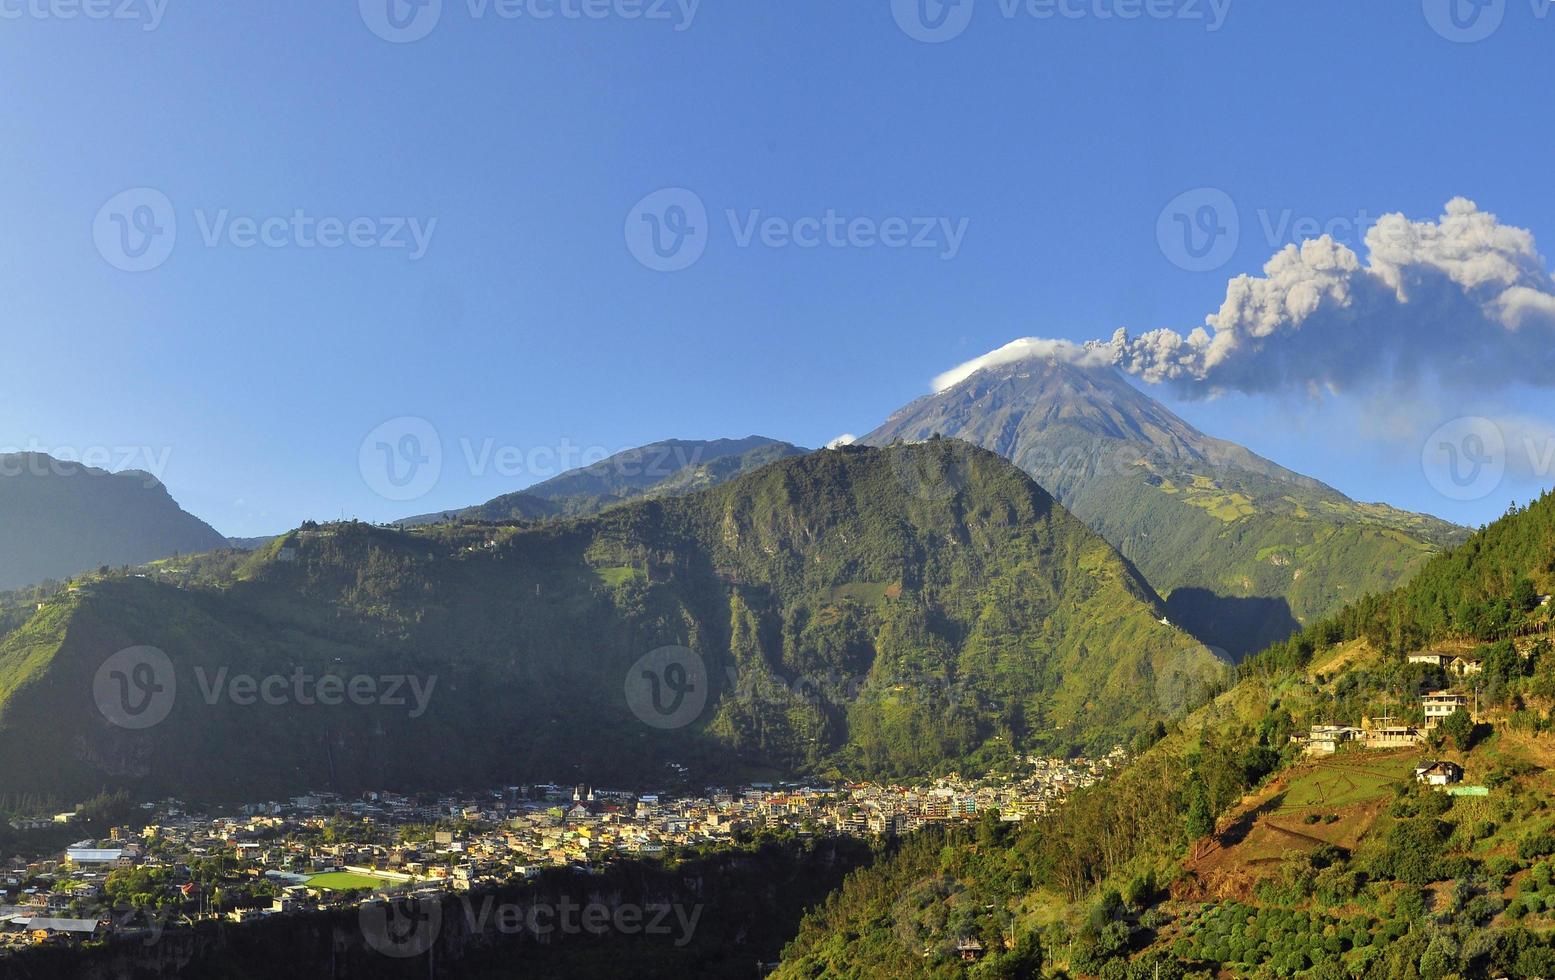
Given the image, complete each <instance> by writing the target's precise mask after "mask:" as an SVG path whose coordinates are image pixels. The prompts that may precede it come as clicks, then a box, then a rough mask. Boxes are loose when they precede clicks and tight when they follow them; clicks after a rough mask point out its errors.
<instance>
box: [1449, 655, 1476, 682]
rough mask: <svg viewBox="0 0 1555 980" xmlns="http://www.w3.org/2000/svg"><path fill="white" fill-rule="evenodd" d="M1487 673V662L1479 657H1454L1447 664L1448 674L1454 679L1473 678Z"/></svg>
mask: <svg viewBox="0 0 1555 980" xmlns="http://www.w3.org/2000/svg"><path fill="white" fill-rule="evenodd" d="M1484 671H1485V662H1484V661H1483V660H1481V659H1480V658H1478V657H1453V658H1452V660H1451V661H1449V662H1448V664H1447V673H1449V674H1452V675H1453V676H1454V677H1473V676H1475V675H1476V674H1482V673H1484Z"/></svg>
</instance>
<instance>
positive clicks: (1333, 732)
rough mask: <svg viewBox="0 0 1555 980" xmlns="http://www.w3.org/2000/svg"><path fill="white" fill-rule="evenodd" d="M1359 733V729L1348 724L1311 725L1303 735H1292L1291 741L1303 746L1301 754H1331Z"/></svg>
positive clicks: (1354, 738)
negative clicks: (1309, 729)
mask: <svg viewBox="0 0 1555 980" xmlns="http://www.w3.org/2000/svg"><path fill="white" fill-rule="evenodd" d="M1361 734H1362V732H1361V729H1359V728H1351V727H1350V726H1348V725H1313V726H1312V729H1311V731H1309V732H1308V733H1307V734H1306V735H1305V736H1303V735H1299V734H1298V735H1292V736H1291V741H1292V742H1295V743H1297V744H1299V745H1302V746H1303V748H1302V754H1303V755H1333V754H1334V753H1335V752H1338V751H1339V747H1340V746H1342V745H1345V744H1346V743H1349V742H1353V741H1355V740H1356V739H1357V738H1359V737H1361Z"/></svg>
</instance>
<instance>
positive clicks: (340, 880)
mask: <svg viewBox="0 0 1555 980" xmlns="http://www.w3.org/2000/svg"><path fill="white" fill-rule="evenodd" d="M388 884H392V882H390V881H389V879H387V878H374V877H372V876H371V875H359V874H355V873H353V872H350V871H326V872H325V873H324V874H321V875H314V876H313V877H311V878H309V879H308V887H310V888H324V889H328V890H329V891H332V892H349V891H356V890H358V889H363V888H366V889H374V888H382V887H383V886H384V885H388Z"/></svg>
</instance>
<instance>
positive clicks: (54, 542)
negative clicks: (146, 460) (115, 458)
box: [0, 453, 226, 590]
mask: <svg viewBox="0 0 1555 980" xmlns="http://www.w3.org/2000/svg"><path fill="white" fill-rule="evenodd" d="M225 546H226V539H225V538H224V537H222V536H221V535H220V534H218V533H217V532H216V530H215V529H214V528H212V527H211V526H210V525H208V524H206V523H205V522H204V521H202V520H200V519H199V518H197V517H194V516H193V515H191V514H188V513H186V512H185V511H184V510H183V509H182V508H180V507H179V506H178V504H177V502H175V501H174V500H173V498H172V497H171V496H170V495H169V494H168V492H167V488H166V487H164V486H163V485H162V484H161V483H160V482H159V481H158V480H157V479H156V478H155V477H153V476H152V475H151V474H149V473H143V472H140V471H136V470H127V471H123V472H119V473H109V472H107V471H105V470H100V469H95V468H93V467H89V466H83V465H82V464H80V463H74V462H68V461H64V460H59V459H55V458H53V457H52V456H47V455H44V454H41V453H15V454H9V455H0V590H5V589H15V588H21V587H23V586H27V585H36V584H38V583H40V582H42V581H44V580H45V579H63V578H67V577H69V576H71V575H75V574H78V573H80V572H85V571H88V570H90V569H95V568H98V567H100V566H102V565H111V566H119V565H138V564H141V563H143V562H148V561H154V560H156V559H158V558H166V557H168V556H170V555H174V554H179V553H185V554H187V553H190V552H200V551H210V550H213V549H216V548H222V547H225Z"/></svg>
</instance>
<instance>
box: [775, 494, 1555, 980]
mask: <svg viewBox="0 0 1555 980" xmlns="http://www.w3.org/2000/svg"><path fill="white" fill-rule="evenodd" d="M1552 571H1555V496H1552V495H1548V494H1547V495H1546V496H1544V497H1542V498H1541V499H1540V500H1538V501H1536V502H1535V503H1534V504H1532V505H1531V506H1529V507H1527V508H1525V509H1523V508H1519V509H1514V510H1513V511H1511V512H1509V513H1508V514H1507V516H1505V517H1504V518H1502V519H1501V520H1499V521H1497V522H1495V523H1494V524H1492V525H1490V526H1489V527H1487V528H1485V529H1483V530H1482V531H1480V532H1478V533H1476V534H1475V535H1474V536H1473V537H1471V538H1470V539H1469V540H1468V541H1467V542H1465V543H1464V544H1462V545H1461V546H1459V547H1457V548H1455V549H1453V550H1451V551H1449V552H1447V553H1444V554H1442V555H1439V556H1437V557H1435V558H1433V559H1431V560H1430V561H1429V562H1428V563H1426V565H1425V566H1424V567H1423V568H1422V569H1421V571H1420V572H1419V573H1418V574H1417V575H1416V576H1415V577H1414V578H1413V579H1412V580H1411V581H1410V582H1409V583H1408V584H1407V585H1405V586H1403V587H1401V588H1399V589H1397V590H1395V591H1393V592H1391V593H1388V594H1386V595H1382V596H1375V597H1368V598H1366V599H1363V600H1362V601H1360V602H1357V603H1354V604H1351V605H1350V606H1347V607H1346V608H1345V609H1343V610H1341V611H1340V612H1339V613H1338V614H1336V615H1334V616H1332V617H1329V618H1327V619H1324V620H1321V621H1319V622H1316V623H1314V624H1313V625H1312V626H1310V627H1308V628H1307V629H1306V630H1304V631H1303V632H1302V633H1301V634H1300V635H1298V636H1295V637H1292V638H1291V639H1289V640H1288V641H1285V642H1282V643H1279V644H1276V645H1275V646H1273V647H1271V648H1269V649H1268V650H1266V651H1264V652H1262V653H1261V654H1260V655H1258V656H1257V657H1254V658H1252V659H1251V660H1249V661H1247V662H1246V663H1244V664H1243V665H1242V666H1241V667H1240V668H1239V673H1240V675H1241V680H1240V681H1239V682H1238V683H1237V684H1236V685H1235V686H1234V687H1233V688H1231V689H1230V690H1229V691H1227V692H1225V693H1224V694H1221V695H1220V696H1218V697H1217V698H1215V699H1214V700H1213V701H1212V702H1209V703H1207V704H1206V705H1204V706H1203V707H1202V708H1200V709H1198V710H1196V711H1194V712H1192V713H1191V714H1189V715H1188V716H1187V717H1186V718H1184V719H1183V720H1182V721H1181V722H1180V723H1179V724H1175V725H1173V726H1172V728H1171V730H1170V732H1169V733H1167V734H1166V735H1165V737H1163V738H1161V739H1160V741H1158V742H1156V743H1155V744H1154V745H1152V746H1150V747H1149V748H1147V749H1144V750H1143V751H1142V752H1141V754H1140V755H1139V756H1138V757H1137V758H1136V759H1135V760H1134V761H1133V762H1131V763H1130V764H1129V765H1128V766H1127V767H1126V768H1125V769H1124V770H1123V771H1122V772H1121V773H1120V774H1119V775H1118V776H1116V777H1114V778H1111V779H1109V780H1108V781H1107V782H1105V783H1104V784H1102V785H1100V786H1097V787H1094V788H1092V789H1087V790H1083V791H1081V792H1079V793H1077V794H1075V795H1074V796H1073V797H1072V799H1071V801H1070V803H1069V804H1067V805H1066V806H1065V807H1063V808H1062V809H1060V810H1059V811H1058V812H1056V813H1055V814H1052V815H1050V816H1048V817H1046V818H1043V819H1040V820H1037V821H1034V822H1028V823H1026V824H1022V825H1021V826H1019V827H1018V828H1013V829H1012V828H1009V827H1007V826H1003V825H1001V824H1000V823H999V822H998V821H997V820H995V819H992V818H989V819H988V820H985V822H984V825H983V826H982V827H981V828H980V829H978V830H976V831H951V832H940V831H930V832H927V833H925V834H924V835H922V836H921V837H919V838H917V839H914V840H911V841H909V842H907V843H906V844H905V845H904V847H903V848H902V850H901V852H900V853H899V854H898V855H896V856H895V857H893V858H891V859H889V860H887V861H886V862H884V863H882V864H880V865H877V866H876V867H874V868H872V869H870V870H867V871H862V872H859V873H858V874H856V875H855V876H853V877H852V878H851V879H850V880H849V882H848V883H847V884H846V885H845V886H844V888H843V889H841V890H840V891H839V892H838V893H836V894H834V895H833V896H832V897H831V898H830V899H829V900H828V901H827V902H826V903H825V904H823V906H821V907H820V908H819V909H818V910H817V911H816V912H814V913H813V914H812V915H811V916H810V917H809V919H808V920H807V922H806V923H805V925H804V927H803V928H802V930H801V933H800V935H799V937H798V938H797V939H796V941H795V942H794V943H793V944H792V945H791V946H790V948H789V950H788V951H787V953H786V954H785V958H784V964H783V967H782V969H780V970H779V971H778V974H777V975H778V976H780V977H818V976H837V977H858V978H864V977H893V976H935V977H947V978H949V977H962V976H974V977H983V976H994V977H1039V976H1055V977H1056V976H1061V975H1067V976H1100V977H1120V978H1129V980H1134V978H1138V980H1147V978H1155V977H1168V978H1184V977H1195V978H1209V977H1217V976H1218V977H1249V978H1262V977H1291V976H1300V977H1314V978H1328V977H1333V978H1344V977H1357V978H1368V980H1370V978H1376V980H1384V978H1386V980H1391V978H1395V977H1413V978H1447V977H1457V976H1462V977H1470V976H1514V977H1535V976H1550V975H1552V974H1555V782H1552V781H1551V778H1550V773H1551V772H1552V771H1555V646H1552V645H1551V643H1550V636H1549V631H1550V620H1549V607H1546V606H1540V605H1539V600H1540V595H1539V593H1540V592H1541V591H1542V590H1543V589H1545V588H1546V587H1547V586H1548V584H1549V583H1550V581H1551V575H1552ZM1422 647H1424V648H1427V649H1447V650H1454V651H1460V652H1462V653H1464V654H1466V655H1468V656H1470V657H1477V658H1482V662H1483V665H1484V668H1483V672H1482V673H1479V674H1474V675H1471V676H1469V677H1464V678H1459V677H1456V676H1455V675H1453V674H1451V673H1446V672H1444V671H1443V670H1442V669H1441V668H1440V667H1437V666H1434V665H1430V664H1421V663H1414V664H1411V663H1409V662H1408V661H1407V658H1406V656H1405V654H1406V653H1408V652H1413V651H1416V650H1419V649H1421V648H1422ZM1443 687H1454V688H1456V689H1457V690H1459V691H1461V692H1463V693H1465V694H1466V696H1468V698H1469V700H1470V705H1471V707H1472V708H1473V709H1474V714H1473V716H1472V718H1471V717H1469V716H1466V715H1461V716H1457V717H1455V718H1453V719H1449V721H1447V722H1444V723H1443V724H1442V725H1441V726H1440V727H1439V728H1437V729H1435V730H1434V731H1431V732H1430V733H1429V734H1428V736H1427V738H1426V741H1425V742H1424V743H1423V744H1421V745H1419V746H1418V747H1413V748H1408V747H1406V748H1401V749H1391V750H1378V749H1368V748H1363V747H1361V744H1359V743H1357V744H1355V745H1353V746H1349V747H1346V748H1342V749H1341V750H1340V751H1339V753H1337V754H1336V755H1333V756H1329V757H1321V756H1320V757H1317V758H1306V757H1303V756H1302V755H1301V753H1300V751H1299V748H1300V747H1299V745H1296V744H1293V743H1292V742H1291V740H1290V736H1291V735H1292V734H1296V733H1304V732H1306V731H1307V730H1308V727H1309V726H1311V725H1318V724H1340V725H1352V726H1358V725H1360V724H1362V722H1363V719H1364V718H1365V717H1366V716H1368V715H1371V716H1375V715H1377V714H1386V715H1390V716H1392V717H1393V718H1394V719H1395V723H1397V724H1413V725H1421V724H1423V718H1422V714H1421V705H1420V702H1419V696H1420V695H1421V694H1422V693H1424V692H1429V691H1434V690H1436V689H1438V688H1443ZM1140 744H1141V747H1143V744H1144V743H1143V742H1141V743H1140ZM1433 760H1447V761H1450V762H1453V763H1456V764H1458V765H1461V766H1462V768H1463V772H1464V775H1463V780H1462V785H1465V786H1477V787H1479V788H1478V789H1476V790H1474V791H1473V792H1474V793H1475V794H1477V795H1465V796H1451V795H1448V794H1446V793H1445V792H1440V791H1433V790H1432V789H1431V788H1429V787H1424V786H1420V785H1418V784H1417V782H1416V780H1415V778H1414V776H1413V772H1414V769H1415V767H1416V766H1419V765H1422V764H1424V763H1426V762H1429V761H1433ZM967 937H972V938H976V939H978V940H979V941H980V942H982V943H983V944H984V946H985V947H986V949H987V950H988V952H989V955H987V956H985V957H983V958H982V959H981V960H980V961H979V962H977V963H976V964H975V965H974V964H969V963H966V962H963V961H962V960H961V959H960V958H959V957H958V956H957V955H956V945H957V943H958V942H959V941H960V940H961V939H963V938H967Z"/></svg>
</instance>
